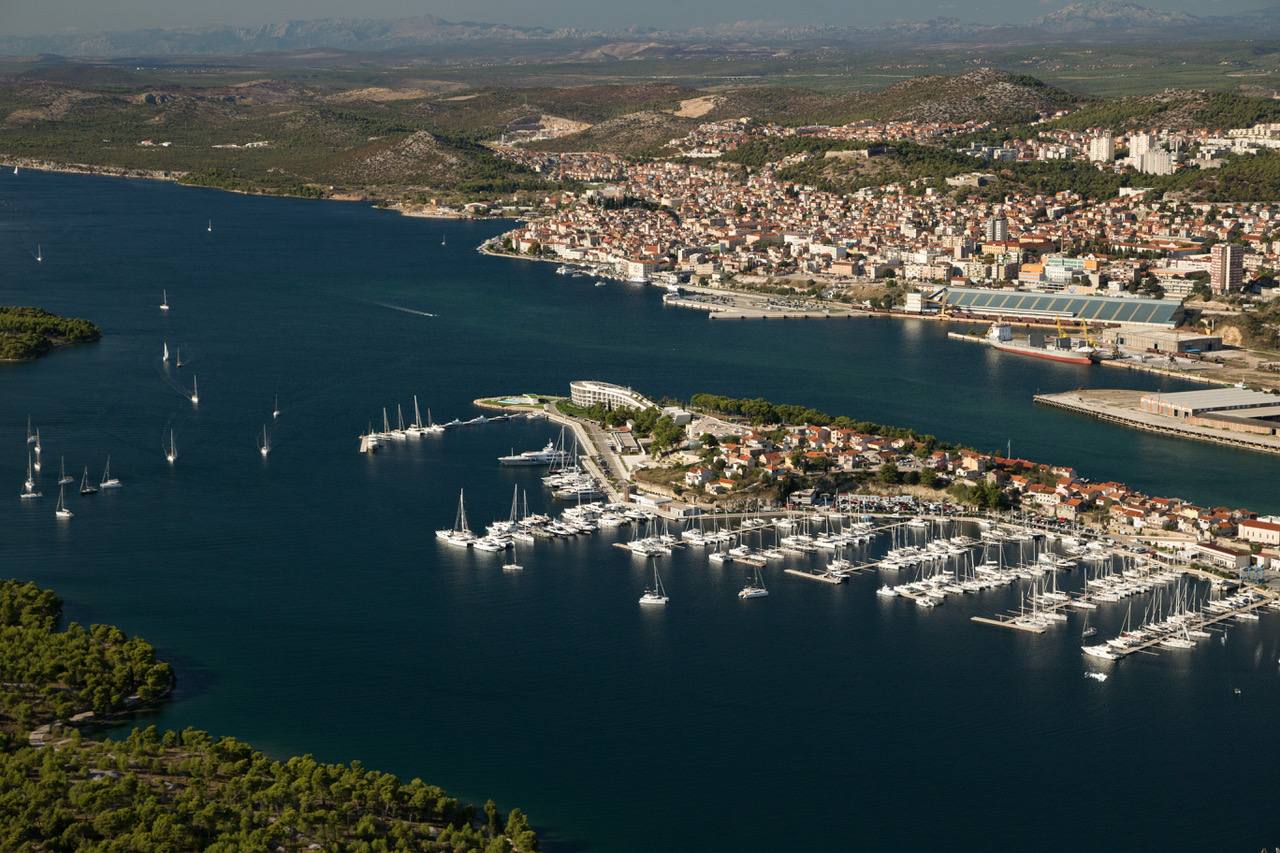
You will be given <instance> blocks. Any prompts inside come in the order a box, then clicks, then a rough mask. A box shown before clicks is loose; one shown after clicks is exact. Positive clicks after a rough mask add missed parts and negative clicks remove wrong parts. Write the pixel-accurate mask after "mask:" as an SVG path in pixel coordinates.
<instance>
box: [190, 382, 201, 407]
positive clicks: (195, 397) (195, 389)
mask: <svg viewBox="0 0 1280 853" xmlns="http://www.w3.org/2000/svg"><path fill="white" fill-rule="evenodd" d="M191 402H193V403H199V402H200V386H199V384H197V383H196V377H194V376H192V377H191Z"/></svg>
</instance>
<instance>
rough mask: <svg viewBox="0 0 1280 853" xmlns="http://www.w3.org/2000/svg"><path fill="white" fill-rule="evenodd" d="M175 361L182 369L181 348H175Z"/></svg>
mask: <svg viewBox="0 0 1280 853" xmlns="http://www.w3.org/2000/svg"><path fill="white" fill-rule="evenodd" d="M173 360H174V362H175V363H176V364H177V365H178V367H182V349H181V348H179V347H174V348H173Z"/></svg>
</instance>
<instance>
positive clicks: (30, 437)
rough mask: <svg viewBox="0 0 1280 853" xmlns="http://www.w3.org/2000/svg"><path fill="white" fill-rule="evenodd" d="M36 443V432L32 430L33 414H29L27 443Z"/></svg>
mask: <svg viewBox="0 0 1280 853" xmlns="http://www.w3.org/2000/svg"><path fill="white" fill-rule="evenodd" d="M35 443H36V434H35V433H34V432H32V431H31V415H27V444H35Z"/></svg>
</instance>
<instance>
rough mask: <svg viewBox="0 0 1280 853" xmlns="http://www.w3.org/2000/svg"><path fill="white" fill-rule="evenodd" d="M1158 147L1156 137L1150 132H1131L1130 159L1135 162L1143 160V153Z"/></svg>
mask: <svg viewBox="0 0 1280 853" xmlns="http://www.w3.org/2000/svg"><path fill="white" fill-rule="evenodd" d="M1155 147H1156V138H1155V136H1154V135H1153V134H1150V133H1131V134H1129V159H1130V160H1132V161H1133V162H1135V163H1141V162H1142V155H1143V154H1146V153H1147V152H1148V151H1150V150H1151V149H1152V148H1155Z"/></svg>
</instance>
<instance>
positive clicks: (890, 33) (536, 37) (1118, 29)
mask: <svg viewBox="0 0 1280 853" xmlns="http://www.w3.org/2000/svg"><path fill="white" fill-rule="evenodd" d="M1143 34H1145V35H1154V34H1158V35H1159V37H1161V38H1167V39H1176V40H1197V39H1200V40H1204V39H1229V38H1243V37H1252V38H1257V37H1265V36H1268V35H1270V36H1276V35H1280V7H1271V8H1269V9H1259V10H1255V11H1252V12H1245V13H1241V14H1237V15H1223V16H1212V17H1197V16H1195V15H1188V14H1185V13H1183V12H1167V11H1162V10H1158V9H1149V8H1146V7H1143V6H1138V5H1136V4H1133V3H1124V2H1118V0H1101V2H1094V3H1074V4H1072V5H1069V6H1066V7H1064V8H1062V9H1059V10H1058V11H1056V12H1052V13H1050V14H1047V15H1044V16H1042V17H1039V18H1036V19H1035V20H1033V21H1031V22H1030V23H1028V24H1026V25H1023V26H1012V25H999V26H991V25H987V24H971V23H965V22H964V21H961V20H959V19H956V18H943V17H937V18H933V19H930V20H927V21H893V22H890V23H887V24H880V25H876V26H869V27H834V26H826V25H817V26H800V27H788V26H784V25H781V24H777V23H773V22H767V21H740V22H737V23H731V24H723V25H720V26H716V27H704V28H694V29H689V30H663V29H656V28H652V27H627V28H623V29H614V30H594V29H581V28H572V27H569V28H559V29H550V28H545V27H514V26H509V25H506V24H489V23H477V22H475V21H446V20H444V19H442V18H437V17H435V16H433V15H424V16H420V17H415V18H398V19H393V20H379V19H368V18H323V19H319V20H311V21H288V22H285V23H280V24H268V25H264V26H260V27H204V28H194V27H193V28H171V29H145V30H131V31H127V32H103V33H86V34H63V35H56V36H29V37H19V36H0V55H7V56H35V55H38V54H56V55H61V56H69V57H101V58H109V57H166V56H211V55H216V56H236V55H241V54H253V53H265V52H287V51H298V50H314V49H318V48H329V49H336V50H343V51H348V52H359V53H379V52H400V53H415V52H416V53H430V52H433V51H435V50H438V49H441V48H449V47H453V48H460V49H464V50H465V49H469V50H471V51H475V50H477V49H493V48H496V47H497V46H504V49H507V50H508V51H510V50H511V49H512V47H513V46H519V45H528V46H532V45H541V46H543V47H542V48H541V50H542V52H544V53H545V52H546V51H547V50H548V49H552V50H554V51H556V52H558V53H559V54H560V55H561V56H562V58H565V59H575V58H576V59H583V60H597V61H616V60H619V59H642V58H653V57H659V56H661V57H668V58H680V57H683V56H706V55H708V54H714V53H740V52H743V51H744V49H747V48H753V47H754V48H756V49H760V48H762V47H763V46H765V45H785V44H787V43H806V44H849V45H858V46H876V47H882V48H899V47H911V46H917V47H918V46H920V45H930V44H966V43H973V44H997V43H998V44H1005V45H1009V44H1025V45H1031V44H1037V43H1053V42H1060V41H1063V40H1072V39H1079V40H1085V41H1121V40H1131V39H1133V38H1134V37H1135V36H1138V35H1143ZM624 46H625V47H624Z"/></svg>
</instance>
